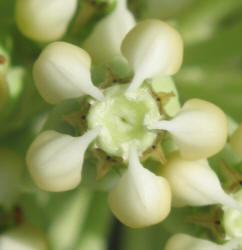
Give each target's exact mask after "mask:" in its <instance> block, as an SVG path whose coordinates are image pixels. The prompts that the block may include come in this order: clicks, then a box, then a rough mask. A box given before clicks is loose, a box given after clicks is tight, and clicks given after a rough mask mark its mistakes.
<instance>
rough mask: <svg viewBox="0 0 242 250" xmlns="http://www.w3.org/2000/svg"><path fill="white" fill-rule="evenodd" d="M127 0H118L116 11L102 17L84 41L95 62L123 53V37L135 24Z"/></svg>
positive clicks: (85, 47)
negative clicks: (121, 49)
mask: <svg viewBox="0 0 242 250" xmlns="http://www.w3.org/2000/svg"><path fill="white" fill-rule="evenodd" d="M126 2H127V0H118V1H117V5H116V7H115V9H114V11H113V12H112V13H111V14H110V15H108V16H107V17H105V18H104V19H102V20H101V21H100V22H99V23H98V24H97V25H96V27H95V28H94V30H93V32H92V33H91V35H90V36H89V37H88V38H87V40H86V41H85V43H84V49H85V50H87V52H88V53H90V55H91V57H92V59H93V60H94V62H95V63H100V62H103V61H106V60H110V59H113V58H114V57H116V56H120V55H121V51H120V47H121V43H122V40H123V38H124V37H125V35H126V34H127V33H128V31H129V30H131V29H132V28H133V26H134V25H135V19H134V17H133V14H132V13H131V12H130V11H129V10H128V8H127V3H126Z"/></svg>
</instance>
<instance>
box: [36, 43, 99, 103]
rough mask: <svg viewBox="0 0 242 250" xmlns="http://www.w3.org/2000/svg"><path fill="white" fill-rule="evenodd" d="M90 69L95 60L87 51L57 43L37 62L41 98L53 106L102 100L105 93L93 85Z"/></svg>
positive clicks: (47, 49)
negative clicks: (82, 99) (68, 101)
mask: <svg viewBox="0 0 242 250" xmlns="http://www.w3.org/2000/svg"><path fill="white" fill-rule="evenodd" d="M90 66H91V59H90V57H89V55H88V54H87V53H86V52H85V51H84V50H83V49H81V48H79V47H77V46H75V45H72V44H69V43H65V42H54V43H52V44H50V45H48V46H47V47H46V48H45V49H44V50H43V52H42V53H41V54H40V56H39V58H38V59H37V61H36V62H35V64H34V68H33V76H34V80H35V83H36V86H37V88H38V90H39V92H40V95H41V96H42V97H43V98H44V99H45V100H46V101H47V102H49V103H51V104H56V103H58V102H60V101H62V100H64V99H70V98H76V97H79V96H82V95H86V94H88V95H91V96H92V97H94V98H96V99H98V100H101V99H102V98H103V95H102V92H101V91H100V90H99V89H98V88H97V87H95V86H94V85H93V83H92V81H91V73H90Z"/></svg>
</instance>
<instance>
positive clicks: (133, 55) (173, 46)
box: [121, 19, 183, 92]
mask: <svg viewBox="0 0 242 250" xmlns="http://www.w3.org/2000/svg"><path fill="white" fill-rule="evenodd" d="M121 50H122V52H123V54H124V56H125V57H126V58H127V60H128V61H129V63H130V65H131V66H132V67H133V69H134V73H135V74H134V78H133V81H132V82H131V85H130V87H129V89H128V92H129V91H134V90H135V89H137V88H138V87H139V86H140V85H141V84H142V83H143V81H144V80H145V79H147V78H152V77H155V76H157V75H159V74H163V75H172V74H175V73H176V72H177V71H178V70H179V68H180V66H181V63H182V57H183V42H182V39H181V36H180V35H179V33H178V32H177V31H176V30H175V29H173V28H172V27H171V26H169V25H168V24H166V23H164V22H162V21H160V20H152V19H151V20H145V21H142V22H140V23H139V24H137V25H136V26H135V27H134V28H133V29H132V30H131V31H130V32H129V33H128V34H127V35H126V37H125V38H124V41H123V43H122V48H121Z"/></svg>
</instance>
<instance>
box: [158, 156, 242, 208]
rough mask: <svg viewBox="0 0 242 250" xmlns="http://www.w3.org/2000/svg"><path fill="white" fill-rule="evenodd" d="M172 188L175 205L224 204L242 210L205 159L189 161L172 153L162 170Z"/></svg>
mask: <svg viewBox="0 0 242 250" xmlns="http://www.w3.org/2000/svg"><path fill="white" fill-rule="evenodd" d="M162 175H163V176H164V177H165V178H166V179H167V180H168V182H169V184H170V186H171V190H172V202H173V205H174V206H178V207H180V206H187V205H188V206H204V205H211V204H222V205H224V206H226V207H231V208H235V209H237V210H240V211H241V210H242V206H240V204H239V203H238V202H236V201H235V200H234V199H233V198H232V197H230V196H229V195H228V194H226V193H225V192H224V191H223V189H222V187H221V185H220V182H219V179H218V177H217V175H216V174H215V172H214V171H213V170H212V169H211V168H210V166H209V164H208V161H207V160H205V159H202V160H197V161H188V160H184V159H182V158H181V157H180V156H179V154H177V153H176V154H172V155H171V156H170V157H169V159H168V162H167V164H166V166H165V168H164V171H163V172H162Z"/></svg>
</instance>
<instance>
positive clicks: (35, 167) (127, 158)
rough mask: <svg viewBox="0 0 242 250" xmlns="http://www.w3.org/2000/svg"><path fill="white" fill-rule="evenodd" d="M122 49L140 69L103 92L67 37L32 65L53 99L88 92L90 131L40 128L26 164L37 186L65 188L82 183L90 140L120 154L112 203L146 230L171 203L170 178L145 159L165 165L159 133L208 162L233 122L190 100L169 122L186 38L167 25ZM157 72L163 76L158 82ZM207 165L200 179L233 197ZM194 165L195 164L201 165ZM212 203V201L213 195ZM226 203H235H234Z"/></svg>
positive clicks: (137, 31) (138, 34) (145, 30)
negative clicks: (170, 95) (173, 80)
mask: <svg viewBox="0 0 242 250" xmlns="http://www.w3.org/2000/svg"><path fill="white" fill-rule="evenodd" d="M121 51H122V53H123V55H124V57H125V58H126V59H127V61H128V62H129V65H130V67H131V68H132V69H133V71H134V77H133V79H132V80H131V81H130V82H129V83H127V84H123V83H122V84H121V83H117V84H115V85H113V86H108V87H106V88H105V89H99V88H98V87H97V86H95V85H94V84H93V82H92V80H91V73H90V67H91V60H90V56H89V55H88V53H87V52H85V51H84V50H83V49H81V48H79V47H77V46H74V45H71V44H68V43H65V42H55V43H52V44H50V45H48V46H47V47H46V48H45V49H44V51H43V52H42V53H41V55H40V56H39V58H38V59H37V61H36V63H35V65H34V68H33V76H34V80H35V83H36V86H37V89H38V90H39V93H40V95H41V96H42V97H43V98H44V99H45V100H46V101H47V102H49V103H51V104H58V103H60V102H61V101H63V100H65V99H70V98H77V97H80V96H83V95H88V96H89V99H88V105H89V109H88V111H87V113H86V125H87V132H84V133H83V131H82V133H83V135H82V136H77V137H73V136H70V135H65V134H61V133H58V132H55V131H45V132H42V133H41V134H40V135H39V136H38V137H37V138H36V140H35V141H34V142H33V144H32V145H31V147H30V149H29V151H28V154H27V162H28V166H29V170H30V173H31V174H32V176H33V178H34V180H35V181H36V184H37V185H38V186H39V187H41V188H43V189H45V190H48V191H64V190H69V189H72V188H74V187H76V186H77V185H78V184H79V183H80V180H81V171H82V164H83V161H84V154H85V151H86V150H87V148H88V147H89V145H91V144H92V146H91V147H90V150H95V149H100V150H101V151H103V152H104V154H105V155H106V158H107V159H109V158H115V159H119V160H120V159H121V161H122V164H124V165H126V166H127V168H126V169H123V171H122V172H124V173H123V174H122V176H121V177H120V180H119V181H118V182H117V184H116V186H114V188H113V189H112V190H111V191H110V194H109V198H108V201H109V205H110V207H111V210H112V211H113V213H114V214H115V215H116V216H117V217H118V218H119V220H120V221H122V222H123V223H125V224H126V225H128V226H130V227H144V226H149V225H152V224H155V223H158V222H160V221H162V220H163V219H165V218H166V216H167V215H168V214H169V211H170V206H171V196H172V189H171V188H170V184H169V179H165V178H166V177H161V176H157V175H155V174H154V173H152V172H151V171H150V170H148V169H146V168H144V166H143V164H142V161H143V160H144V158H147V157H149V156H151V157H154V158H155V159H156V160H157V159H158V161H159V162H160V163H162V164H163V165H164V163H165V156H164V155H162V154H163V151H162V148H161V139H160V133H161V132H162V131H168V132H169V133H170V135H171V136H172V138H173V140H174V142H175V143H176V144H177V148H178V150H179V152H180V154H181V155H182V157H185V158H187V160H191V159H192V160H194V161H199V160H201V161H202V159H204V158H206V157H209V156H211V155H213V154H215V153H217V152H218V151H219V150H220V149H222V148H223V146H224V145H225V142H226V135H227V120H226V117H225V115H224V113H223V112H222V111H221V110H220V109H219V108H218V107H216V106H215V105H213V104H211V103H208V102H206V101H202V100H198V99H193V100H190V101H188V102H187V103H185V104H184V106H183V107H182V108H181V110H180V111H179V112H178V113H177V112H175V113H174V114H173V115H175V114H176V113H177V114H176V115H175V116H174V117H173V118H171V119H170V120H167V115H166V113H165V110H166V109H165V108H164V107H166V103H167V102H165V101H164V100H163V99H162V97H163V95H164V93H161V92H162V82H163V81H164V80H165V79H167V77H169V76H171V75H173V74H175V73H176V72H177V71H178V69H179V68H180V66H181V62H182V55H183V44H182V39H181V37H180V35H179V33H178V32H177V31H176V30H174V29H173V28H172V27H171V26H169V25H168V24H166V23H164V22H162V21H159V20H146V21H143V22H140V23H139V24H137V25H136V26H135V27H134V28H133V29H132V30H130V31H129V32H128V34H127V35H126V36H125V38H124V39H123V41H122V44H121ZM157 76H159V77H161V78H160V79H161V81H160V82H156V84H154V81H153V79H154V78H155V77H157ZM162 77H163V78H162ZM165 96H167V95H165ZM162 101H164V102H162ZM211 138H212V139H211ZM204 162H205V163H204V166H205V167H204V168H205V169H206V170H207V172H206V171H205V172H204V175H202V176H200V178H201V179H202V178H207V176H212V179H211V185H212V186H213V187H215V189H216V191H218V190H219V192H220V196H221V197H222V200H223V199H224V198H225V197H226V199H227V201H228V198H227V196H226V194H225V193H223V191H222V189H221V187H220V185H219V183H218V180H217V179H216V178H215V174H214V173H211V170H210V169H209V168H208V166H207V165H206V160H204ZM105 164H106V165H108V160H107V162H105ZM190 165H195V166H194V168H195V167H196V163H194V164H193V163H191V164H190ZM199 171H200V170H199ZM195 172H196V171H194V173H195ZM200 172H201V171H200ZM181 178H184V176H182V177H181ZM203 181H206V180H204V179H203ZM201 182H202V181H201ZM213 182H214V183H213ZM192 188H195V189H196V186H195V185H194V186H193V187H192ZM202 191H203V190H202ZM184 192H185V190H184ZM194 192H195V191H194ZM214 196H216V194H214ZM221 197H220V198H221ZM217 201H218V202H221V203H222V204H223V203H224V202H223V201H224V200H223V201H221V199H220V200H216V202H217ZM208 202H209V203H206V204H211V199H210V200H209V201H208ZM226 205H228V206H231V207H234V206H235V205H234V203H233V202H226ZM236 205H237V203H236Z"/></svg>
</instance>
